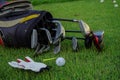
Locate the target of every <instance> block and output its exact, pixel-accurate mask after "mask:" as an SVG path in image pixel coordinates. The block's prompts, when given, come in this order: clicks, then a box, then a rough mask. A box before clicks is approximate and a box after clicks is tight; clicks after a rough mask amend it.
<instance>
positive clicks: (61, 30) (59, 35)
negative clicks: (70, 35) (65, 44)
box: [52, 20, 65, 44]
mask: <svg viewBox="0 0 120 80" xmlns="http://www.w3.org/2000/svg"><path fill="white" fill-rule="evenodd" d="M52 22H53V23H55V24H56V26H57V28H56V29H54V30H55V31H56V34H55V38H54V40H53V44H56V43H57V42H58V40H59V38H61V39H63V38H65V29H64V27H63V26H62V24H61V22H60V21H57V20H53V21H52Z"/></svg>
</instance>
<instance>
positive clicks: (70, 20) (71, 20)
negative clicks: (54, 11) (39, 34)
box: [51, 18, 79, 22]
mask: <svg viewBox="0 0 120 80" xmlns="http://www.w3.org/2000/svg"><path fill="white" fill-rule="evenodd" d="M51 20H59V21H69V22H79V20H76V19H63V18H53V19H51Z"/></svg>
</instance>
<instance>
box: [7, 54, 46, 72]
mask: <svg viewBox="0 0 120 80" xmlns="http://www.w3.org/2000/svg"><path fill="white" fill-rule="evenodd" d="M8 64H9V65H10V66H11V67H13V68H19V69H24V70H31V71H34V72H40V71H41V70H43V69H47V65H46V64H44V63H41V62H35V61H33V60H32V59H31V58H30V57H28V56H27V57H25V61H24V60H22V59H17V61H11V62H8Z"/></svg>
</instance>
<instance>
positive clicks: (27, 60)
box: [25, 56, 34, 62]
mask: <svg viewBox="0 0 120 80" xmlns="http://www.w3.org/2000/svg"><path fill="white" fill-rule="evenodd" d="M25 61H26V62H34V61H33V60H32V59H31V58H30V57H28V56H26V57H25Z"/></svg>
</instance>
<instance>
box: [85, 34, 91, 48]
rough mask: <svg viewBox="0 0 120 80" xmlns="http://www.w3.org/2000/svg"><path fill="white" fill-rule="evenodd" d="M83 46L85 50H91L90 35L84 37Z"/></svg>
mask: <svg viewBox="0 0 120 80" xmlns="http://www.w3.org/2000/svg"><path fill="white" fill-rule="evenodd" d="M84 44H85V48H86V49H89V48H91V46H92V36H90V35H89V36H86V37H85V42H84Z"/></svg>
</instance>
